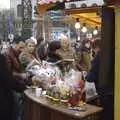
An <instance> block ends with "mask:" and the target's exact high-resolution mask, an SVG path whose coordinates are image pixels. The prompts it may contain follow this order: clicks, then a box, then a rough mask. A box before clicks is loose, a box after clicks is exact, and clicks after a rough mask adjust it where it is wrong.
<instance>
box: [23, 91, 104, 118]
mask: <svg viewBox="0 0 120 120" xmlns="http://www.w3.org/2000/svg"><path fill="white" fill-rule="evenodd" d="M25 96H26V97H27V98H28V99H30V100H32V101H33V102H35V103H38V104H39V105H41V106H43V107H46V108H49V109H52V110H55V111H58V112H60V113H62V114H65V115H68V116H71V117H72V118H77V119H82V118H85V117H87V116H90V115H92V114H96V113H99V112H101V111H102V108H101V107H97V106H94V105H89V104H86V105H85V111H76V110H70V109H68V107H64V106H62V105H58V104H51V103H50V102H49V101H48V100H47V98H46V97H44V96H41V97H36V96H35V94H34V92H32V90H31V89H27V90H26V91H25Z"/></svg>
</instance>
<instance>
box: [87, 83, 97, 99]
mask: <svg viewBox="0 0 120 120" xmlns="http://www.w3.org/2000/svg"><path fill="white" fill-rule="evenodd" d="M85 91H86V100H88V99H91V98H94V97H95V96H97V95H98V94H97V91H96V87H95V83H94V82H88V81H85Z"/></svg>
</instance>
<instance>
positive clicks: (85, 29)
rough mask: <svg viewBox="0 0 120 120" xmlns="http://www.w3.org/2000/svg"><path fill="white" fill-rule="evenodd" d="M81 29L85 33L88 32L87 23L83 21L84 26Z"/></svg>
mask: <svg viewBox="0 0 120 120" xmlns="http://www.w3.org/2000/svg"><path fill="white" fill-rule="evenodd" d="M81 31H82V32H83V33H86V32H87V27H86V23H83V27H82V29H81Z"/></svg>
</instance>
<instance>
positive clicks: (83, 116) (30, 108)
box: [25, 89, 102, 120]
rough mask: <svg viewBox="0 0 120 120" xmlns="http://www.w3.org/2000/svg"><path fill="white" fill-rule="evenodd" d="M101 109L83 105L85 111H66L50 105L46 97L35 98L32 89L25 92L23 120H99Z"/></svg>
mask: <svg viewBox="0 0 120 120" xmlns="http://www.w3.org/2000/svg"><path fill="white" fill-rule="evenodd" d="M101 111H102V108H101V107H97V106H94V105H89V104H86V105H85V110H82V111H77V110H71V109H68V107H66V106H63V105H60V104H52V103H50V102H49V101H48V100H47V99H46V97H43V96H41V97H36V96H35V93H34V92H33V91H32V89H27V90H26V91H25V120H99V118H100V113H101Z"/></svg>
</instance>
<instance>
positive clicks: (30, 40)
mask: <svg viewBox="0 0 120 120" xmlns="http://www.w3.org/2000/svg"><path fill="white" fill-rule="evenodd" d="M28 43H33V44H35V42H34V41H33V40H32V39H27V40H25V44H26V45H28Z"/></svg>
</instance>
